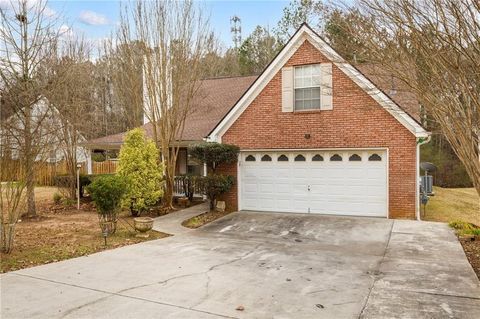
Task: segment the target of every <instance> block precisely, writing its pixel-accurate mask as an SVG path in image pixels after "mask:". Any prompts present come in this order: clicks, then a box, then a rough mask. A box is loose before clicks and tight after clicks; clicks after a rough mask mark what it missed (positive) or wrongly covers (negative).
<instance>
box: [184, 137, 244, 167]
mask: <svg viewBox="0 0 480 319" xmlns="http://www.w3.org/2000/svg"><path fill="white" fill-rule="evenodd" d="M239 152H240V148H239V147H238V146H235V145H230V144H220V143H214V142H208V143H202V144H198V145H194V146H192V147H190V148H189V150H188V154H189V155H190V156H192V157H193V158H195V159H197V160H199V161H201V162H202V163H206V164H207V166H208V167H209V168H210V169H211V170H212V171H213V173H214V174H215V170H216V168H217V167H218V165H220V164H222V163H226V164H231V163H235V162H236V161H237V158H238V153H239Z"/></svg>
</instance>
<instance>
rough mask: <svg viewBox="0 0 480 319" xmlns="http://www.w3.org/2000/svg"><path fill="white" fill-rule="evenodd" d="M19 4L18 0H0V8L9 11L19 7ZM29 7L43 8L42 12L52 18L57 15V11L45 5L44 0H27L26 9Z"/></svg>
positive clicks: (29, 8)
mask: <svg viewBox="0 0 480 319" xmlns="http://www.w3.org/2000/svg"><path fill="white" fill-rule="evenodd" d="M20 4H21V3H20V0H0V9H2V10H8V11H9V10H12V9H14V8H15V9H17V10H18V9H19V8H20V7H19V6H20ZM31 9H35V10H41V9H43V13H44V14H45V15H46V16H47V17H49V18H54V17H56V16H57V12H56V11H55V10H53V9H52V8H50V7H49V6H46V5H45V1H39V0H27V10H31Z"/></svg>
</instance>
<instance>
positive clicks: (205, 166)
mask: <svg viewBox="0 0 480 319" xmlns="http://www.w3.org/2000/svg"><path fill="white" fill-rule="evenodd" d="M203 176H207V163H203ZM202 198H203V200H207V196H206V195H205V194H203V195H202Z"/></svg>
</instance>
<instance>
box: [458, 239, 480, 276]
mask: <svg viewBox="0 0 480 319" xmlns="http://www.w3.org/2000/svg"><path fill="white" fill-rule="evenodd" d="M460 243H461V244H462V246H463V250H464V251H465V255H467V258H468V261H469V262H470V264H471V265H472V268H473V270H474V271H475V273H476V274H477V277H478V279H479V280H480V240H474V241H463V240H461V241H460Z"/></svg>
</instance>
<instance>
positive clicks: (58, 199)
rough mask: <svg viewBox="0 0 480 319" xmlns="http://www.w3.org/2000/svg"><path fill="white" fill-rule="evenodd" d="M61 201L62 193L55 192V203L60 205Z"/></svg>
mask: <svg viewBox="0 0 480 319" xmlns="http://www.w3.org/2000/svg"><path fill="white" fill-rule="evenodd" d="M61 201H62V194H60V193H59V192H55V193H53V203H54V204H55V205H58V204H60V203H61Z"/></svg>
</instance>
